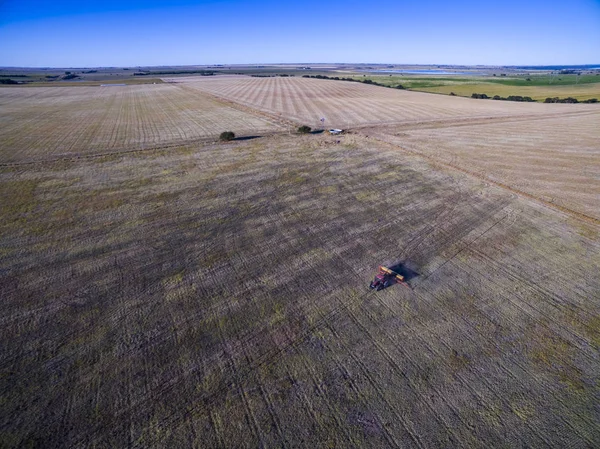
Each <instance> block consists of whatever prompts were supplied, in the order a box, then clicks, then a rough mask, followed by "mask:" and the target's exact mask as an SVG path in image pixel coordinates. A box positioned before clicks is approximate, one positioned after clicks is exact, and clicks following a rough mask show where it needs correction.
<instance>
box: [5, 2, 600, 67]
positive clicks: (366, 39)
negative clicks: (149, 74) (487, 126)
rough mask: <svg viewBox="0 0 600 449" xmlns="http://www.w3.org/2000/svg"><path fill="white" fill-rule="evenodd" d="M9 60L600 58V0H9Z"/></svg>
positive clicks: (514, 61)
mask: <svg viewBox="0 0 600 449" xmlns="http://www.w3.org/2000/svg"><path fill="white" fill-rule="evenodd" d="M0 42H1V43H2V45H0V66H29V67H100V66H137V65H194V64H235V63H239V64H247V63H278V62H282V63H285V62H313V63H314V62H354V63H358V62H366V63H397V64H486V65H524V64H527V65H545V64H595V63H600V0H570V1H562V2H553V1H552V0H550V1H548V0H546V1H542V0H525V1H524V0H519V1H516V0H502V1H493V2H492V1H489V2H485V1H483V0H481V1H474V0H458V1H451V0H422V1H410V2H408V1H402V0H396V1H388V0H381V1H377V0H375V1H373V2H368V1H364V0H363V1H360V2H359V1H354V0H345V1H338V0H334V1H320V2H317V1H313V0H306V1H303V2H291V1H290V2H285V1H270V0H265V1H241V0H220V1H219V0H212V1H211V0H209V1H189V0H172V1H163V0H154V1H152V0H149V1H143V2H142V1H127V0H122V1H115V0H103V1H97V0H78V1H71V0H67V1H65V0H56V1H48V2H46V1H36V0H31V1H23V0H19V1H17V0H0Z"/></svg>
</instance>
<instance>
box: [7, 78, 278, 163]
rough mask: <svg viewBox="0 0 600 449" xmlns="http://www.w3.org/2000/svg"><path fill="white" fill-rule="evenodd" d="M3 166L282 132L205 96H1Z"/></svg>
mask: <svg viewBox="0 0 600 449" xmlns="http://www.w3.org/2000/svg"><path fill="white" fill-rule="evenodd" d="M0 106H1V107H0V123H2V126H1V127H0V141H1V142H2V144H1V145H0V161H2V162H18V161H22V160H29V159H31V158H37V159H44V158H45V159H48V158H53V157H57V156H65V155H66V156H69V155H89V154H97V153H104V152H111V151H117V150H127V149H129V150H131V149H143V148H147V147H151V146H153V145H159V144H163V143H185V142H189V141H193V140H194V139H198V138H206V137H213V138H214V137H216V136H218V135H219V133H220V132H222V131H226V130H229V129H235V131H236V132H237V133H238V134H244V133H252V132H265V131H269V130H278V129H282V128H281V126H280V125H279V124H277V123H275V122H274V121H273V120H267V119H265V118H264V117H257V116H255V115H252V114H248V113H245V112H242V111H240V110H238V109H235V108H232V107H231V106H230V105H228V104H224V103H222V102H219V101H217V100H215V99H214V98H209V97H207V96H206V95H204V94H202V93H201V92H189V91H183V90H182V89H179V88H177V87H176V86H173V85H168V84H156V85H152V84H149V85H140V86H115V87H100V86H96V87H84V86H78V87H38V88H30V87H18V88H15V87H13V88H4V89H0Z"/></svg>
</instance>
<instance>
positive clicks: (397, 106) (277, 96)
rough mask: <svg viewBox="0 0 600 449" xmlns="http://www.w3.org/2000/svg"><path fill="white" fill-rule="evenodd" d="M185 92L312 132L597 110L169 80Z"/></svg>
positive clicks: (345, 85)
mask: <svg viewBox="0 0 600 449" xmlns="http://www.w3.org/2000/svg"><path fill="white" fill-rule="evenodd" d="M167 80H168V81H170V82H173V83H177V84H178V85H180V86H182V87H184V88H185V89H186V90H187V91H189V92H194V91H202V92H208V93H210V94H212V95H215V96H217V97H221V98H224V99H228V100H231V101H235V102H236V103H240V104H243V105H246V106H248V107H251V108H254V109H258V110H260V111H264V112H268V113H271V114H273V115H274V116H275V117H278V116H283V117H286V118H289V119H291V120H294V121H296V122H298V123H300V124H306V125H308V126H311V127H315V126H320V122H319V120H320V119H321V118H325V126H326V127H330V128H348V127H355V126H364V125H382V124H389V123H419V122H428V121H441V120H457V119H463V120H464V119H471V118H484V117H507V116H510V117H514V116H521V117H523V116H540V115H556V114H564V113H565V112H576V113H579V112H583V111H598V106H597V105H568V104H567V105H560V106H566V107H563V108H557V107H556V105H552V104H537V103H515V102H506V101H493V100H473V99H470V98H456V97H449V96H446V95H430V94H423V93H421V92H408V91H401V90H396V89H387V88H381V87H377V86H369V85H366V84H361V83H350V82H344V81H333V80H318V79H307V78H298V77H289V78H281V77H276V78H250V77H244V76H214V77H187V78H171V79H167Z"/></svg>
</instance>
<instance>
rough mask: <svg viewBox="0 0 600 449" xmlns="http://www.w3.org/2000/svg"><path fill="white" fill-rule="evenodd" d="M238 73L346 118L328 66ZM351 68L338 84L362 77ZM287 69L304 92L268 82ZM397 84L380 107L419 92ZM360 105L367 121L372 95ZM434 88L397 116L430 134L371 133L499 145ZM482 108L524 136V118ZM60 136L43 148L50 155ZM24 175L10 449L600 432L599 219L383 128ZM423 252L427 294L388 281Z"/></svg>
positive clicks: (15, 240)
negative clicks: (333, 99)
mask: <svg viewBox="0 0 600 449" xmlns="http://www.w3.org/2000/svg"><path fill="white" fill-rule="evenodd" d="M240 79H241V80H242V81H244V80H245V79H244V78H240ZM232 80H235V79H233V78H232V79H228V81H227V82H228V83H230V84H227V85H226V84H223V83H222V80H218V79H217V80H211V83H214V84H213V87H211V89H217V87H214V86H220V87H219V89H226V88H227V89H233V90H235V89H238V90H235V92H234V93H231V92H233V91H231V92H229V93H227V95H226V97H227V98H228V99H233V98H234V97H235V95H239V96H240V98H241V101H242V102H246V107H256V104H257V102H258V103H260V102H264V104H266V105H268V108H267V107H265V112H267V113H268V114H271V115H275V116H277V114H279V113H280V112H281V113H282V114H284V113H285V114H287V113H288V112H289V111H290V110H291V109H294V110H298V111H303V112H299V113H298V117H299V118H302V117H307V116H308V115H312V114H314V113H318V112H321V111H320V110H319V106H318V103H316V100H315V98H316V97H315V96H314V95H316V94H314V95H313V94H311V90H310V89H312V88H313V87H311V86H313V85H314V82H315V81H314V80H294V81H293V82H291V83H287V80H286V82H285V83H280V84H277V86H279V87H277V86H275V87H273V86H271V84H270V83H272V82H273V80H272V79H269V80H267V81H269V82H263V83H258V84H255V86H262V88H261V89H263V90H260V91H259V92H258V93H257V91H256V89H255V90H254V91H252V90H251V89H248V88H246V89H243V88H242V89H240V88H239V86H238V87H235V86H234V87H232V86H231V83H232ZM252 81H254V80H252ZM259 81H262V80H259ZM201 82H202V83H204V80H202V81H201ZM277 82H279V81H277ZM194 83H195V82H194ZM194 83H185V86H186V87H187V86H188V85H189V84H191V85H192V87H193V86H194V85H195V84H194ZM199 83H200V82H199ZM236 83H238V81H235V82H234V83H233V84H234V85H235V84H236ZM311 83H313V84H311ZM326 83H332V84H328V85H325V84H322V83H321V82H319V83H317V84H318V89H321V90H320V91H319V93H318V95H317V96H325V95H331V91H327V90H326V89H325V87H327V88H329V86H337V84H341V83H337V84H336V83H335V82H326ZM246 87H248V86H246ZM357 87H358V88H360V89H363V88H364V87H368V86H360V85H359V86H357ZM171 88H173V89H177V88H178V86H170V88H169V89H170V90H169V94H170V95H171V94H172V95H175V97H174V98H179V97H177V95H178V94H176V93H175V92H176V90H172V89H171ZM193 88H195V87H193ZM205 88H206V84H203V85H202V89H205ZM273 88H279V89H280V92H281V99H279V100H268V102H267V100H266V99H261V98H262V97H263V96H268V95H269V94H270V92H271V91H270V90H269V89H273ZM284 88H285V89H295V92H297V94H294V96H290V95H289V91H288V93H286V92H285V90H281V89H284ZM304 88H306V89H307V91H305V90H304ZM352 88H353V89H354V87H352ZM360 89H359V90H360ZM369 89H372V88H369ZM374 89H376V91H377V92H379V91H384V92H385V93H386V95H389V94H388V92H390V91H389V90H385V89H377V88H374ZM31 90H32V89H27V91H26V92H25V91H24V92H23V93H22V94H23V95H25V94H26V93H27V94H30V92H31ZM143 92H148V93H150V91H143ZM181 92H186V93H185V95H186V96H189V89H187V88H186V89H181ZM306 92H308V93H306ZM352 92H355V91H352ZM368 92H369V94H370V93H371V92H374V91H371V90H369V91H368ZM391 92H392V93H393V92H394V91H391ZM363 93H364V92H363V91H362V90H361V91H360V92H357V95H359V94H360V95H362V94H363ZM211 94H216V93H215V91H214V90H213V91H211ZM220 94H222V92H221V93H220ZM30 95H33V96H34V97H35V96H36V95H37V94H30ZM244 95H252V99H251V100H248V101H246V100H244ZM296 95H297V96H296ZM311 95H313V96H312V97H311ZM335 95H340V96H341V98H342V99H343V98H344V96H345V95H346V96H347V95H348V92H347V91H340V92H337V91H336V93H335ZM377 95H379V93H377ZM224 96H225V95H224ZM152 98H154V97H148V98H147V99H146V100H147V101H144V102H139V104H140V105H143V104H148V103H151V100H152ZM188 98H189V97H188ZM199 98H202V101H205V99H206V97H205V96H203V95H201V96H200V97H199ZM298 98H302V100H301V101H300V102H299V103H298V104H297V105H295V103H294V102H295V101H298V100H297V99H298ZM382 98H383V97H377V98H375V99H374V103H373V104H374V105H376V106H373V107H375V108H377V107H379V105H380V103H381V102H383V103H385V105H384V110H386V109H385V108H388V109H387V112H390V113H391V112H394V111H396V112H397V111H399V109H395V108H398V106H395V105H392V104H391V103H389V102H388V103H386V101H387V100H385V101H384V100H383V99H382ZM399 98H400V97H399ZM436 98H437V97H436ZM38 99H39V97H38ZM161 101H168V100H165V99H164V98H162V99H161ZM178 101H179V100H178ZM194 101H198V99H196V100H194ZM340 101H342V100H340ZM351 101H355V102H354V103H352V102H351V103H350V104H352V105H353V106H352V111H353V113H354V114H355V117H356V120H358V121H361V120H365V117H366V115H365V114H366V112H364V111H363V110H362V108H363V107H366V106H365V104H367V101H366V100H365V99H358V100H351ZM415 101H417V100H415ZM418 101H423V100H421V99H419V100H418ZM418 101H417V103H418ZM461 101H468V100H461ZM123 104H128V103H127V102H123V101H122V100H115V104H114V105H113V106H111V108H113V109H110V110H115V109H114V108H122V107H124V106H123ZM136 104H138V103H136ZM460 104H461V105H462V103H460ZM470 104H473V103H470ZM560 106H568V105H560ZM139 107H142V106H139ZM412 107H413V106H411V105H410V104H409V105H403V106H402V108H404V109H403V110H406V111H407V112H406V114H407V115H402V114H404V113H400V112H399V114H400V115H398V116H396V117H395V120H396V121H399V122H402V123H404V124H405V125H406V123H408V124H409V125H411V123H412V125H415V124H416V125H417V126H416V128H419V127H421V129H414V130H412V131H409V136H408V137H407V138H406V139H404V138H403V140H402V141H401V142H400V143H398V141H396V140H395V139H398V138H399V137H400V136H397V135H396V134H397V133H395V132H390V128H386V129H384V130H379V131H378V132H379V134H376V130H371V129H369V130H368V133H369V134H371V132H373V133H375V134H376V135H377V137H378V138H381V139H384V140H387V141H389V142H391V143H392V144H396V145H400V146H402V145H404V144H405V143H406V141H409V142H410V144H409V146H408V147H407V148H410V149H411V150H413V151H415V152H416V151H417V150H418V151H422V152H425V151H427V150H428V149H429V147H430V145H431V146H433V145H440V144H439V142H440V139H441V137H440V135H438V134H436V133H437V132H438V131H439V132H440V133H441V134H442V135H444V133H447V134H450V136H451V137H452V136H454V138H456V139H462V140H464V142H465V144H471V145H473V142H474V141H477V136H478V134H477V133H476V132H475V135H474V134H473V132H470V131H469V130H470V129H471V128H469V127H468V126H462V127H456V126H455V127H449V128H445V129H441V130H438V129H437V127H439V125H440V122H439V120H438V121H437V122H436V120H433V119H434V118H435V117H437V118H439V119H442V121H443V120H450V121H454V124H456V123H459V122H460V120H464V119H465V118H467V117H469V114H473V115H476V116H477V117H478V119H479V120H481V119H485V120H487V117H488V116H489V114H490V112H489V111H478V110H475V112H473V111H467V109H464V108H463V106H458V107H455V106H452V105H450V103H447V104H446V103H444V105H442V106H441V107H440V108H438V109H437V111H436V112H427V108H426V105H423V106H422V107H423V109H422V110H420V109H418V108H417V109H415V112H413V115H412V116H410V111H411V108H412ZM415 107H416V106H415ZM298 108H300V109H298ZM390 108H391V109H390ZM452 108H455V109H452ZM267 109H268V110H267ZM565 110H566V109H564V110H563V111H565ZM278 111H280V112H278ZM286 111H288V112H286ZM419 111H421V112H419ZM440 111H441V112H440ZM536 111H537V110H536ZM569 111H571V112H573V113H578V112H579V111H580V110H579V109H577V110H575V109H571V108H569ZM496 112H498V111H496ZM521 112H522V113H524V114H525V113H526V114H528V115H531V113H532V112H531V110H529V109H527V110H526V109H520V108H517V109H516V110H515V113H516V114H519V113H521ZM538 112H539V111H538ZM542 112H543V113H544V114H545V115H549V114H551V112H549V110H547V109H544V110H543V111H542ZM62 113H63V112H61V114H62ZM500 113H501V114H500ZM504 113H505V110H504V109H503V110H502V111H500V112H498V114H500V115H502V114H504ZM137 114H138V115H139V116H140V117H143V116H144V114H146V112H142V111H139V112H138V113H137ZM423 114H425V115H423ZM427 114H429V115H427ZM506 114H508V112H506ZM286 117H287V118H292V119H296V118H298V117H295V116H293V114H290V115H289V116H286ZM565 117H566V116H563V118H562V119H565ZM423 118H424V120H425V122H427V123H429V125H428V126H430V127H431V126H433V127H435V129H434V131H431V129H425V128H422V126H421V125H422V123H423V120H422V119H423ZM497 118H498V117H497ZM499 118H500V119H502V120H505V119H507V118H510V117H509V116H508V115H506V116H500V117H499ZM415 119H416V120H417V121H418V123H417V122H414V121H413V120H415ZM159 122H160V121H159ZM261 123H262V122H261ZM361 123H362V124H368V123H369V121H368V120H367V121H366V122H364V121H363V122H361ZM560 123H561V122H560V120H559V119H558V118H556V119H543V120H540V121H539V125H536V126H537V128H535V129H536V131H537V132H538V133H543V132H552V130H553V129H558V128H560ZM567 123H568V124H569V126H568V127H569V129H575V130H576V131H577V133H579V134H586V133H587V134H590V133H592V134H593V131H590V128H589V126H590V125H589V123H588V122H586V121H583V122H581V121H578V120H573V121H569V120H567ZM412 125H411V126H412ZM462 125H467V124H466V123H462ZM155 126H156V127H158V128H152V127H148V126H147V128H148V129H151V130H149V131H147V133H148V134H147V135H145V136H144V137H143V138H144V139H147V140H152V139H153V137H152V136H156V135H157V133H159V130H160V125H158V124H156V123H155ZM481 126H485V127H486V132H488V133H489V134H490V135H491V137H490V139H495V140H493V141H494V142H496V141H498V142H500V143H502V142H503V141H502V139H501V137H500V136H501V135H502V133H501V132H500V131H498V129H499V128H500V125H499V124H487V125H481ZM502 126H506V122H504V125H502ZM510 126H512V128H511V133H512V135H522V134H523V133H524V132H525V131H524V130H523V129H522V127H519V126H520V125H519V126H517V125H510ZM524 126H525V125H523V127H524ZM391 129H392V130H393V129H394V128H391ZM395 129H398V128H395ZM403 131H405V129H403ZM128 132H129V131H128ZM135 132H137V131H135ZM365 132H366V131H365ZM452 133H457V134H456V135H455V134H452ZM181 137H182V138H186V135H183V136H181ZM445 137H447V136H445V135H444V138H445ZM84 138H87V139H88V140H89V133H88V134H86V135H85V136H84V137H82V138H81V139H82V140H80V143H79V144H81V145H83V141H84ZM171 138H172V136H170V137H169V139H171ZM175 138H177V137H175ZM537 139H538V140H534V141H533V143H531V145H532V146H533V147H535V148H537V146H536V145H539V142H540V140H539V139H541V141H542V142H547V141H548V140H550V139H546V140H544V139H543V138H540V137H538V138H537ZM553 139H558V140H559V141H560V139H561V136H560V134H559V133H558V134H556V135H553ZM563 139H564V138H563ZM92 140H93V139H92ZM338 141H339V143H337V142H338ZM161 142H162V140H161ZM423 142H425V143H423ZM560 142H563V143H564V145H566V144H567V141H566V140H563V141H560ZM419 145H420V146H419ZM522 145H525V144H522ZM527 145H530V144H529V143H527ZM549 145H550V147H551V148H550V150H551V154H557V155H558V154H559V153H560V147H561V145H560V143H559V144H555V146H554V147H552V144H551V143H549ZM498 147H500V150H498V151H501V149H502V148H504V147H502V145H496V146H492V148H498ZM35 148H36V147H34V148H32V149H31V150H30V152H29V153H27V154H26V155H25V156H26V157H28V158H31V159H33V160H39V159H40V157H39V156H40V152H42V153H43V151H44V150H43V149H41V150H40V149H38V150H37V151H38V152H37V153H36V152H35V151H34V150H35ZM586 148H587V147H585V145H583V144H582V145H579V146H576V147H575V148H573V151H576V156H577V157H579V156H581V155H583V156H585V155H586V154H587V153H586V151H585V149H586ZM452 150H453V149H452V148H450V149H448V151H449V152H450V151H452ZM590 151H591V154H592V162H593V154H594V153H593V148H592V149H591V150H590ZM588 153H590V152H589V151H588ZM25 156H24V157H25ZM434 156H436V157H439V160H440V161H450V162H452V163H456V162H457V161H461V163H462V159H461V158H463V157H464V156H463V155H462V154H457V155H455V156H452V157H451V159H449V160H448V159H445V157H446V155H440V156H438V155H437V154H435V155H434ZM513 157H514V158H515V159H518V158H519V157H521V156H520V155H519V154H518V152H514V154H513ZM556 157H559V156H556ZM23 160H25V159H23ZM469 169H471V170H473V169H474V168H473V167H472V166H469ZM0 187H1V188H2V195H1V196H0V198H1V199H2V202H3V204H2V206H3V222H2V229H1V231H2V240H1V241H2V247H1V251H2V252H1V257H2V262H3V264H2V265H3V271H2V272H1V273H0V283H1V287H2V288H1V292H2V293H1V294H2V299H3V306H4V313H3V316H2V324H3V327H2V331H1V332H2V355H3V357H2V370H3V376H2V378H1V379H0V386H1V391H2V392H3V414H2V420H1V421H0V431H1V432H2V439H3V441H6V442H7V445H9V446H23V445H26V444H32V445H35V444H42V443H43V444H44V445H45V446H47V447H53V446H56V447H58V446H76V447H83V446H93V445H99V446H108V445H112V446H123V445H125V444H126V445H128V446H132V447H147V446H162V447H166V446H170V447H174V446H190V445H197V446H199V447H244V446H247V447H256V446H259V445H262V446H265V447H273V446H299V445H302V446H309V447H323V446H343V447H348V446H361V447H381V446H382V445H383V446H391V447H432V446H434V447H447V446H469V447H490V446H493V445H496V444H498V443H499V442H505V443H506V444H508V445H511V446H526V445H528V446H542V445H550V446H561V447H567V446H569V447H577V446H580V447H585V446H596V445H598V444H599V443H600V441H599V440H598V435H599V434H600V428H599V425H598V423H599V422H600V420H598V412H597V408H596V405H597V397H598V383H599V382H600V380H599V378H598V372H600V370H599V366H598V360H597V351H598V347H599V346H598V345H599V344H600V321H599V320H598V319H597V317H598V315H599V312H600V304H599V303H598V298H599V296H600V295H599V292H600V284H599V280H598V278H597V276H596V274H597V271H598V267H599V265H600V245H599V241H598V228H597V226H596V225H594V224H593V223H586V222H579V221H577V220H576V219H572V218H570V217H569V216H568V215H563V214H561V213H557V212H555V211H552V210H549V209H547V208H545V207H543V206H540V205H539V204H536V203H534V202H531V201H530V200H528V199H526V198H520V197H518V196H516V195H514V194H513V193H511V192H509V191H506V190H502V189H498V188H496V187H494V186H493V185H491V186H490V185H486V184H485V182H481V181H479V180H477V178H472V177H469V176H466V175H464V174H462V173H460V172H458V173H457V172H446V171H444V170H441V169H440V168H439V166H431V165H429V164H428V163H427V162H425V161H423V160H422V159H420V158H418V157H416V156H414V155H413V154H411V153H406V152H401V151H399V150H398V148H397V147H394V146H391V145H388V144H384V143H382V142H378V141H376V140H373V139H368V138H364V137H361V136H359V135H346V136H344V137H335V138H330V137H327V136H324V135H321V136H303V137H301V136H297V137H294V138H290V137H285V136H273V137H269V138H263V139H255V140H248V141H244V142H235V143H229V144H221V145H214V144H206V143H204V144H202V143H198V142H196V143H194V144H187V145H185V147H183V146H182V147H180V148H178V147H170V148H168V149H161V150H152V149H150V150H148V151H146V152H143V153H141V152H140V153H125V154H121V155H119V154H115V155H113V156H111V157H106V158H95V159H86V158H81V159H78V160H77V159H76V160H71V161H55V162H47V163H43V164H42V163H40V164H34V165H31V166H27V167H25V168H23V167H4V168H1V169H0ZM397 261H403V262H405V263H406V265H407V266H408V267H410V268H411V269H413V270H414V271H415V272H416V273H417V274H418V275H417V276H416V277H415V278H414V279H413V280H411V284H412V285H413V287H414V290H409V289H404V288H401V287H399V286H396V287H394V288H390V289H387V290H385V291H382V292H379V293H374V292H371V291H369V290H368V288H367V287H366V285H367V284H368V282H369V278H370V277H371V276H372V274H373V272H374V270H375V269H376V266H377V265H378V264H379V263H393V262H397Z"/></svg>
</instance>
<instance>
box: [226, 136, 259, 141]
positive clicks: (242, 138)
mask: <svg viewBox="0 0 600 449" xmlns="http://www.w3.org/2000/svg"><path fill="white" fill-rule="evenodd" d="M261 137H262V136H243V137H236V138H235V139H233V140H237V141H239V140H253V139H260V138H261Z"/></svg>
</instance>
